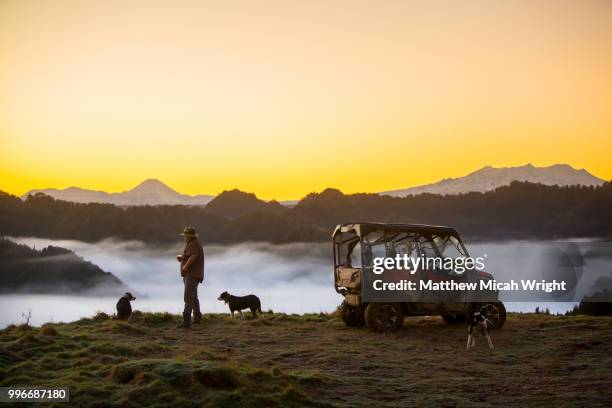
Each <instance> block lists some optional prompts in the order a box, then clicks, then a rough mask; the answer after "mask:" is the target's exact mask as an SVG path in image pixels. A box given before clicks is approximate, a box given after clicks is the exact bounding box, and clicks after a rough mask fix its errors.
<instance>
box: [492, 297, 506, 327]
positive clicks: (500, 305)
mask: <svg viewBox="0 0 612 408" xmlns="http://www.w3.org/2000/svg"><path fill="white" fill-rule="evenodd" d="M492 305H493V306H495V307H496V308H497V310H499V318H498V319H497V321H496V322H494V323H493V324H491V326H490V327H491V328H492V329H501V328H502V327H504V323H506V307H505V306H504V304H503V303H502V302H495V303H493V304H492Z"/></svg>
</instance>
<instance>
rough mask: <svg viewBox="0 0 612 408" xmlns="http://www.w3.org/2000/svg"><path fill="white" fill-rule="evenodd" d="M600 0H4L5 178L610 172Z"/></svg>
mask: <svg viewBox="0 0 612 408" xmlns="http://www.w3.org/2000/svg"><path fill="white" fill-rule="evenodd" d="M611 73H612V3H610V2H606V1H596V0H593V1H579V0H576V1H538V2H521V1H476V2H456V1H448V2H441V1H434V2H409V1H388V2H376V1H357V2H355V1H304V2H287V1H262V2H252V1H225V2H204V1H193V2H191V1H184V2H170V1H168V2H162V1H153V2H151V1H146V2H145V1H142V2H123V1H87V0H85V1H77V0H74V1H63V0H57V1H18V0H4V1H2V2H0V190H2V191H6V192H10V193H13V194H23V193H25V192H26V191H28V190H30V189H33V188H49V187H54V188H65V187H69V186H79V187H83V188H89V189H97V190H106V191H111V192H114V191H124V190H127V189H129V188H132V187H133V186H135V185H136V184H138V183H139V182H141V181H143V180H144V179H147V178H157V179H160V180H162V181H163V182H165V183H167V184H168V185H170V186H171V187H172V188H174V189H176V190H178V191H180V192H182V193H187V194H217V193H219V192H221V191H222V190H224V189H232V188H239V189H241V190H244V191H249V192H254V193H256V194H257V195H258V196H259V197H262V198H265V199H272V198H275V199H298V198H300V197H303V196H304V195H306V194H308V193H309V192H312V191H320V190H322V189H324V188H326V187H336V188H339V189H341V190H342V191H344V192H347V193H351V192H362V191H367V192H376V191H384V190H391V189H399V188H404V187H409V186H413V185H418V184H425V183H431V182H435V181H438V180H440V179H442V178H446V177H458V176H463V175H465V174H467V173H469V172H471V171H474V170H477V169H478V168H480V167H483V166H485V165H493V166H517V165H523V164H527V163H532V164H534V165H537V166H544V165H551V164H555V163H567V164H570V165H572V166H574V167H576V168H586V169H587V170H588V171H590V172H591V173H593V174H594V175H596V176H598V177H601V178H603V179H612V161H611V160H610V151H611V150H612V120H611V118H612V75H611Z"/></svg>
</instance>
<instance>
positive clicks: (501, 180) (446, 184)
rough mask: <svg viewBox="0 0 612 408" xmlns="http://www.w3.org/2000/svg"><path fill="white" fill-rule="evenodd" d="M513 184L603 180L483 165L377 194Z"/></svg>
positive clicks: (563, 167) (558, 170)
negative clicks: (449, 175)
mask: <svg viewBox="0 0 612 408" xmlns="http://www.w3.org/2000/svg"><path fill="white" fill-rule="evenodd" d="M513 181H529V182H531V183H541V184H546V185H555V184H556V185H559V186H568V185H585V186H599V185H601V184H603V183H604V182H605V181H604V180H602V179H600V178H598V177H595V176H593V175H592V174H591V173H589V172H588V171H586V170H584V169H580V170H577V169H574V168H573V167H572V166H570V165H567V164H555V165H552V166H549V167H535V166H532V165H531V164H527V165H525V166H519V167H500V168H496V167H491V166H486V167H483V168H482V169H480V170H477V171H475V172H473V173H470V174H468V175H467V176H464V177H458V178H448V179H443V180H440V181H438V182H437V183H432V184H425V185H422V186H416V187H411V188H405V189H401V190H392V191H384V192H381V193H380V194H383V195H390V196H394V197H405V196H407V195H414V194H421V193H432V194H461V193H467V192H470V191H480V192H485V191H491V190H495V189H496V188H497V187H501V186H505V185H508V184H510V183H511V182H513Z"/></svg>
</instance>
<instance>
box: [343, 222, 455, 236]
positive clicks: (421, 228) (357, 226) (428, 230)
mask: <svg viewBox="0 0 612 408" xmlns="http://www.w3.org/2000/svg"><path fill="white" fill-rule="evenodd" d="M380 230H383V231H397V232H417V233H420V234H432V233H439V234H445V235H455V236H457V237H459V233H458V232H457V230H456V229H454V228H452V227H445V226H441V225H427V224H399V223H384V222H353V223H344V224H339V225H337V226H336V228H335V229H334V232H333V234H332V238H334V237H335V236H336V235H338V234H339V233H342V232H354V233H355V234H357V236H359V237H360V238H362V237H363V236H364V235H366V234H368V233H370V232H372V231H380Z"/></svg>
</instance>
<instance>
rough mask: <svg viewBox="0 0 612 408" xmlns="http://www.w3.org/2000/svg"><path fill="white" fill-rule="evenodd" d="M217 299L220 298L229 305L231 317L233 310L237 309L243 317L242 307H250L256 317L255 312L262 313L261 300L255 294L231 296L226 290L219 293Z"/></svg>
mask: <svg viewBox="0 0 612 408" xmlns="http://www.w3.org/2000/svg"><path fill="white" fill-rule="evenodd" d="M217 300H221V301H223V302H225V304H226V305H228V306H229V309H230V313H231V314H232V317H234V312H236V311H237V312H240V316H241V317H242V318H244V314H243V313H242V310H243V309H250V310H251V313H253V316H255V317H257V312H259V313H262V311H261V302H260V301H259V298H258V297H257V296H255V295H247V296H233V295H230V294H229V293H227V292H223V293H222V294H220V295H219V298H218V299H217Z"/></svg>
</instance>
